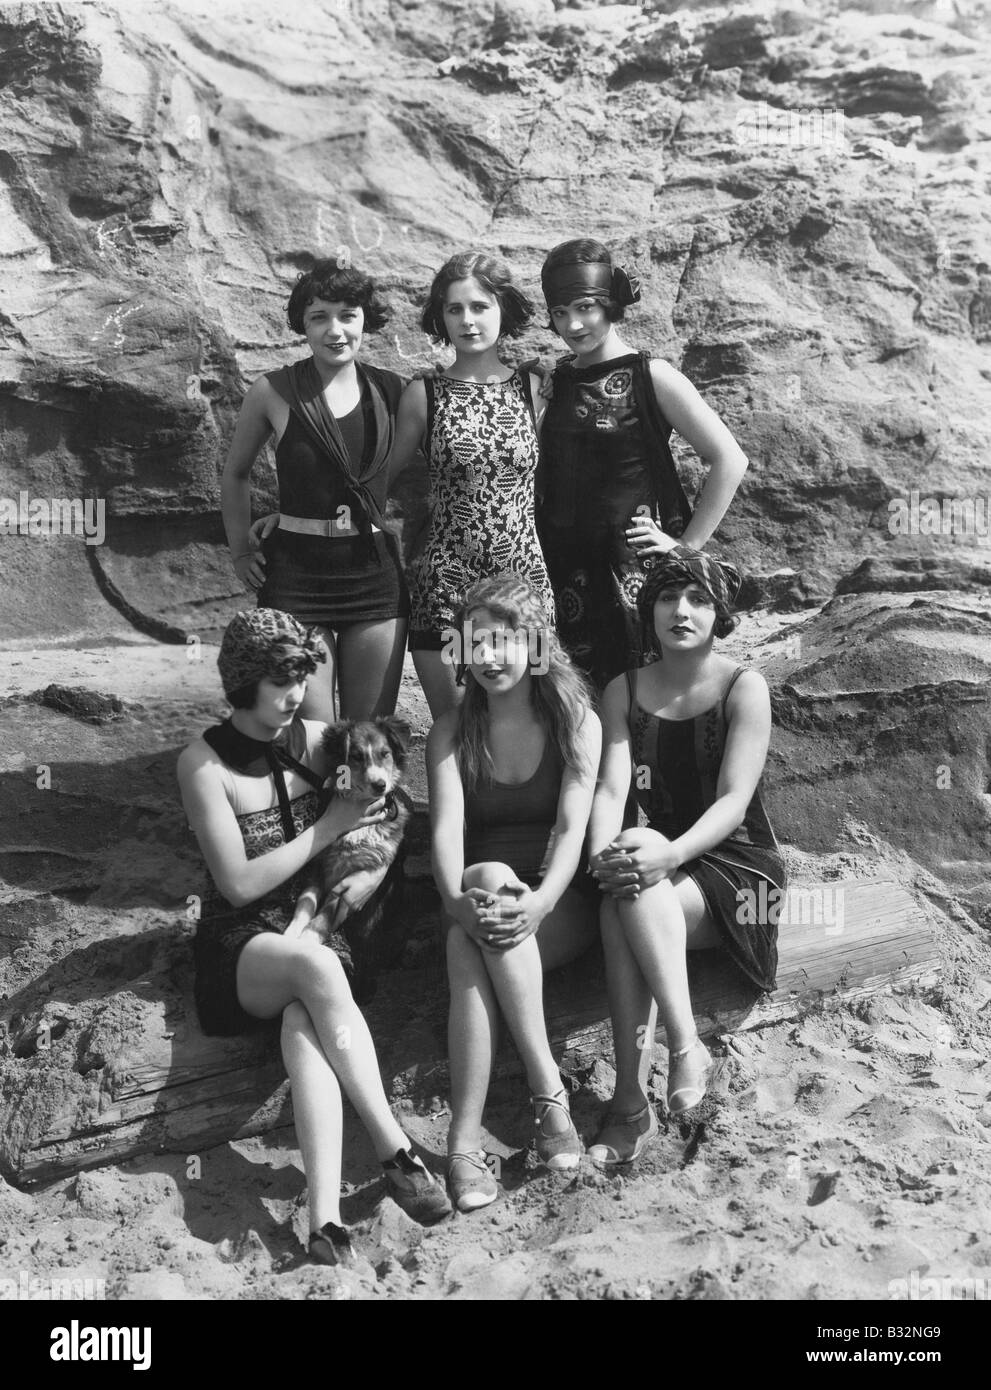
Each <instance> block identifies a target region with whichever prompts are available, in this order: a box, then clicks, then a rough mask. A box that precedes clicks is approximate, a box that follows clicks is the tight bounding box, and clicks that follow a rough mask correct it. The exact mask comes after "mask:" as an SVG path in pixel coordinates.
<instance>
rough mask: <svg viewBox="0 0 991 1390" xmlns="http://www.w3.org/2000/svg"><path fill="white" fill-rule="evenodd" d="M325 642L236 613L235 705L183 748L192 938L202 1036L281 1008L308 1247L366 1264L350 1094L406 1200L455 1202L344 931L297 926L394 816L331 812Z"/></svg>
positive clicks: (228, 668) (223, 652)
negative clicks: (321, 890) (394, 1095)
mask: <svg viewBox="0 0 991 1390" xmlns="http://www.w3.org/2000/svg"><path fill="white" fill-rule="evenodd" d="M325 655H326V654H325V652H324V650H323V644H322V643H321V642H320V641H319V640H318V639H315V638H314V637H313V636H312V634H311V633H309V632H307V631H306V630H305V629H303V628H302V627H300V625H299V624H298V623H297V622H295V620H294V619H293V618H291V617H289V615H288V614H286V613H279V612H276V611H274V610H272V609H268V608H256V609H255V610H254V611H252V612H248V613H238V614H237V616H236V617H235V618H234V619H233V620H232V621H231V623H230V625H229V626H228V628H227V631H226V632H225V634H224V640H223V643H222V644H221V648H220V657H219V661H218V665H219V667H220V674H221V678H222V680H223V682H224V691H225V693H226V694H227V697H228V699H229V701H230V703H231V705H232V706H233V713H232V714H231V716H230V718H229V719H227V720H225V721H224V723H222V724H220V725H217V726H215V727H214V728H212V729H208V730H207V731H206V733H205V734H204V735H203V737H202V738H198V739H196V740H195V741H194V742H193V743H191V744H190V745H189V747H188V748H186V749H185V750H184V751H183V753H182V754H181V755H180V758H179V765H178V774H179V786H180V788H181V791H182V801H183V806H184V807H185V810H186V815H187V816H188V818H189V823H190V826H191V827H192V830H193V833H194V834H195V836H196V838H197V840H198V842H199V846H200V849H201V850H202V852H203V857H204V859H205V860H206V865H207V868H208V869H209V871H210V876H211V880H212V882H211V885H210V888H209V890H208V892H207V893H206V895H205V897H204V901H203V908H202V914H201V917H200V921H199V923H198V926H197V930H196V937H195V940H194V943H193V955H194V960H195V964H196V1006H197V1011H198V1013H199V1016H200V1023H201V1026H202V1027H203V1030H204V1032H206V1033H210V1034H220V1035H225V1036H229V1035H232V1034H237V1033H243V1032H247V1031H249V1030H251V1029H254V1028H257V1027H259V1026H261V1024H262V1023H263V1022H264V1021H265V1020H276V1019H280V1018H281V1028H282V1055H283V1058H284V1061H285V1065H286V1070H287V1072H288V1073H289V1079H290V1081H291V1083H292V1094H293V1112H294V1118H295V1124H296V1135H297V1138H298V1140H299V1146H300V1149H301V1150H302V1154H303V1166H304V1168H305V1171H306V1177H307V1184H308V1189H309V1205H310V1225H311V1229H312V1235H311V1237H310V1254H311V1256H312V1258H314V1259H316V1260H318V1261H321V1262H323V1263H326V1264H350V1263H352V1262H353V1260H354V1258H355V1252H354V1250H353V1248H352V1246H351V1242H350V1238H349V1236H348V1232H347V1231H346V1230H345V1229H344V1228H343V1227H342V1225H341V1215H340V1195H341V1192H340V1189H341V1144H342V1137H343V1114H342V1109H341V1092H342V1090H343V1091H344V1092H345V1093H346V1094H347V1096H348V1099H349V1100H350V1101H351V1103H352V1105H353V1106H354V1108H355V1110H356V1111H357V1113H358V1116H359V1118H360V1119H361V1121H362V1123H363V1124H364V1125H365V1127H366V1129H367V1130H368V1133H369V1136H370V1138H371V1140H372V1143H373V1145H374V1147H375V1151H376V1153H377V1154H378V1157H379V1159H380V1160H381V1161H382V1164H383V1168H384V1170H385V1173H386V1176H387V1178H388V1179H389V1181H390V1182H391V1184H392V1188H393V1196H394V1198H395V1200H396V1201H397V1202H398V1203H399V1204H400V1205H401V1206H402V1207H403V1208H404V1209H405V1210H406V1211H407V1212H409V1213H410V1215H412V1216H414V1217H416V1218H417V1219H418V1220H421V1221H433V1220H437V1219H438V1218H439V1217H441V1216H445V1215H446V1214H447V1213H448V1212H449V1211H450V1205H449V1203H448V1201H447V1198H446V1196H445V1195H444V1192H443V1189H442V1188H441V1187H440V1186H439V1185H438V1184H437V1183H436V1181H435V1180H434V1179H433V1177H432V1176H431V1174H430V1173H429V1172H428V1171H427V1169H426V1168H425V1167H424V1165H423V1163H422V1162H421V1161H420V1159H418V1158H415V1157H414V1156H413V1154H412V1153H411V1152H410V1149H409V1140H408V1139H407V1138H406V1136H405V1135H404V1134H403V1132H402V1130H401V1129H400V1127H399V1125H398V1124H397V1123H396V1121H395V1119H394V1117H393V1115H392V1112H391V1110H390V1109H389V1104H388V1101H387V1099H386V1096H385V1091H384V1089H383V1087H382V1078H381V1075H380V1072H379V1068H378V1061H377V1059H376V1056H375V1046H374V1043H373V1042H372V1038H371V1034H370V1033H369V1031H368V1025H367V1024H366V1022H365V1020H364V1017H363V1016H362V1014H361V1011H360V1010H359V1008H358V1006H357V1005H356V1003H355V1001H354V998H353V997H352V993H351V981H352V980H353V978H354V975H355V966H356V965H360V964H361V963H360V962H354V961H352V959H351V953H350V951H349V949H348V946H347V942H346V941H345V940H344V938H343V937H340V938H333V937H332V938H331V945H330V946H325V945H322V944H321V943H320V942H319V941H318V940H317V938H316V937H306V936H300V937H295V938H289V937H287V936H285V935H283V933H284V931H285V928H286V926H287V925H288V923H289V921H290V919H291V918H292V915H293V907H294V905H295V901H296V896H297V893H298V892H299V888H300V884H299V874H300V871H301V870H302V869H303V867H304V865H305V864H306V863H307V861H308V860H309V859H311V858H312V856H313V855H314V854H316V853H318V852H319V851H320V850H321V849H323V848H325V847H326V846H327V845H329V844H330V843H331V842H332V841H333V840H334V839H336V838H337V836H338V835H341V834H343V833H344V832H345V831H348V830H351V829H353V828H354V827H355V825H371V824H374V823H375V822H376V821H377V820H380V819H382V817H383V816H384V815H385V809H384V804H383V802H381V801H376V802H371V803H369V804H368V805H366V806H365V807H363V808H361V809H356V804H355V802H353V801H350V800H346V799H342V798H334V799H332V800H331V802H330V804H329V805H328V807H327V809H326V811H325V812H324V813H323V815H318V802H317V788H318V787H320V786H322V785H323V782H324V779H325V778H326V777H327V775H328V774H329V772H330V771H331V769H330V768H328V767H326V766H325V765H324V754H323V750H322V747H321V735H322V733H323V725H321V724H319V723H313V722H312V721H310V720H305V719H301V718H300V716H299V707H300V705H301V703H302V700H303V696H304V694H305V690H306V680H307V677H308V676H309V675H310V674H311V673H312V672H313V671H314V670H315V669H316V667H317V664H318V662H322V661H323V660H324V659H325Z"/></svg>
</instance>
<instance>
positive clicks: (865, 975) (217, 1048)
mask: <svg viewBox="0 0 991 1390" xmlns="http://www.w3.org/2000/svg"><path fill="white" fill-rule="evenodd" d="M809 893H812V894H813V896H811V897H810V896H808V894H809ZM815 893H818V894H819V897H818V898H816V897H815V896H814V894H815ZM827 895H828V896H827ZM817 904H818V908H819V914H818V915H819V919H820V920H819V923H818V925H817V924H816V922H815V921H814V920H811V919H812V918H813V917H814V915H815V913H814V909H815V908H816V905H817ZM422 909H423V910H422V911H421V913H420V918H421V920H423V921H424V922H425V923H426V929H425V933H424V932H421V933H418V935H417V938H416V939H417V941H418V943H423V942H425V943H426V944H427V947H428V949H427V951H426V952H424V951H423V949H422V945H421V949H420V953H419V957H418V959H419V961H420V962H421V963H420V965H419V966H413V967H403V968H401V969H400V970H398V971H395V972H393V973H392V974H391V975H387V976H384V977H383V980H382V984H381V987H380V994H379V995H378V996H377V997H376V999H375V1000H374V1001H373V1003H372V1005H371V1006H370V1007H369V1009H368V1010H367V1014H368V1019H369V1026H370V1027H371V1030H372V1035H373V1037H374V1038H375V1040H376V1045H377V1048H378V1052H379V1058H380V1061H381V1062H382V1065H383V1069H384V1070H385V1071H386V1074H387V1075H388V1076H391V1077H393V1078H394V1079H399V1078H403V1082H402V1085H403V1086H405V1085H406V1084H407V1083H406V1080H405V1078H408V1077H410V1076H412V1077H414V1078H415V1077H416V1076H417V1075H428V1074H429V1072H430V1071H431V1069H432V1068H433V1067H434V1066H436V1065H437V1064H438V1063H441V1062H442V1061H443V1059H444V1046H445V1044H444V1013H445V1010H446V996H447V988H446V981H445V979H444V974H443V965H442V955H441V952H440V950H439V949H438V950H437V951H436V952H433V951H432V950H431V949H430V942H431V941H432V939H433V937H432V933H433V932H434V930H435V925H434V924H435V921H436V910H437V908H436V897H435V896H434V895H433V893H432V890H431V892H430V894H429V895H427V894H424V902H423V904H422ZM840 914H841V915H842V921H841V922H840ZM837 926H840V927H841V929H839V930H837V929H836V927H837ZM137 941H138V943H140V941H141V938H138V939H137ZM149 949H153V950H154V951H155V952H156V954H155V957H154V962H153V964H150V963H149V961H148V959H142V963H141V965H140V974H141V981H142V982H144V983H146V984H147V983H148V982H149V980H151V981H153V982H154V983H156V984H158V985H159V986H162V982H163V981H171V982H174V981H176V980H178V981H180V982H181V983H180V984H178V985H173V993H172V994H171V995H169V993H168V991H167V990H166V989H165V988H164V987H160V988H158V989H152V990H150V991H147V990H146V991H145V997H144V998H143V999H140V1000H139V999H137V998H135V1000H134V1004H135V1007H140V1008H141V1009H142V1012H141V1014H140V1016H139V1019H136V1021H135V1027H134V1028H133V1029H132V1030H130V1031H129V1032H128V1034H127V1037H126V1041H124V1042H123V1043H122V1044H121V1045H120V1046H119V1047H118V1049H117V1050H116V1052H115V1053H114V1054H113V1055H111V1056H108V1057H107V1059H106V1062H105V1064H104V1066H103V1067H102V1068H100V1069H99V1070H95V1071H94V1072H93V1074H92V1075H86V1076H83V1075H78V1074H77V1073H76V1072H75V1071H73V1070H72V1064H71V1060H70V1061H68V1062H67V1061H66V1058H65V1054H60V1053H59V1052H58V1047H59V1046H61V1045H62V1042H61V1040H60V1042H59V1043H53V1044H52V1050H51V1052H50V1053H49V1054H48V1055H39V1056H35V1057H31V1058H29V1059H27V1060H25V1061H21V1062H19V1063H18V1064H17V1065H18V1067H19V1068H21V1069H22V1070H21V1071H19V1073H17V1074H16V1080H15V1082H14V1083H11V1084H10V1085H8V1086H7V1087H6V1088H5V1092H4V1097H3V1101H4V1103H3V1109H2V1111H0V1171H2V1172H3V1174H4V1176H5V1177H6V1178H8V1180H10V1181H12V1182H15V1183H19V1184H25V1183H30V1182H40V1181H46V1180H49V1179H51V1178H54V1177H59V1176H62V1175H64V1174H66V1173H69V1172H73V1171H76V1170H78V1169H80V1168H84V1167H91V1166H94V1165H98V1164H102V1163H111V1162H119V1161H121V1160H123V1159H125V1158H129V1157H133V1156H134V1155H135V1154H139V1153H148V1152H154V1151H157V1150H162V1149H165V1150H169V1151H172V1152H180V1153H186V1154H189V1153H195V1152H199V1151H202V1150H203V1149H205V1148H207V1147H209V1146H210V1145H212V1144H217V1143H221V1142H223V1141H224V1140H229V1139H232V1138H240V1137H244V1136H247V1135H251V1134H259V1133H264V1132H266V1131H267V1130H269V1129H272V1128H275V1127H277V1126H279V1125H285V1124H289V1123H291V1108H290V1104H289V1099H288V1095H287V1083H286V1082H285V1078H284V1074H283V1071H282V1064H281V1060H280V1058H279V1054H278V1045H277V1038H278V1030H277V1028H276V1029H273V1030H270V1031H269V1032H267V1033H258V1034H253V1035H249V1036H246V1037H240V1038H207V1037H205V1036H204V1035H203V1034H202V1033H201V1032H200V1031H199V1028H198V1027H197V1025H196V1022H195V1017H196V1015H195V1010H194V1007H193V1001H192V998H191V994H190V989H189V985H190V976H191V969H190V963H189V945H188V938H186V937H184V936H183V935H182V934H180V933H163V934H161V936H160V939H159V940H158V941H157V942H155V943H152V946H151V947H149ZM779 952H780V967H779V973H778V988H777V989H776V990H775V992H774V993H773V994H771V995H769V996H765V997H764V998H759V997H758V996H757V994H756V992H755V991H754V990H753V989H751V988H749V987H748V986H747V984H746V982H745V981H744V980H743V979H742V977H741V976H740V975H739V973H738V972H737V971H736V969H735V968H734V967H733V966H732V964H731V963H730V962H729V960H728V959H727V958H726V957H725V956H724V955H723V953H721V952H713V951H705V952H692V953H691V954H690V956H689V979H690V983H691V989H692V1003H693V1008H694V1012H695V1017H696V1022H697V1024H698V1027H699V1032H700V1033H702V1034H703V1035H708V1034H712V1033H715V1032H725V1031H732V1030H733V1029H749V1028H757V1027H761V1026H762V1025H766V1024H769V1023H774V1022H778V1021H780V1020H782V1019H786V1018H794V1017H796V1016H798V1015H800V1014H802V1013H803V1012H805V1011H807V1010H808V1009H810V1008H812V1007H814V1006H815V1005H817V1004H819V1003H820V1002H821V1001H822V1000H824V999H826V998H834V999H842V1000H852V999H856V998H860V997H863V996H865V995H869V994H872V993H876V992H877V991H878V990H881V989H884V988H887V987H889V986H891V985H893V984H905V983H907V982H909V981H929V980H934V979H935V978H936V975H937V972H938V969H939V960H938V956H937V954H936V949H935V943H934V941H933V939H932V934H931V932H930V930H929V927H928V924H927V922H926V920H925V918H924V916H923V915H922V913H921V911H920V910H919V908H918V907H917V906H916V904H915V902H914V901H913V899H912V897H911V895H910V894H909V893H907V892H906V891H905V889H904V888H902V887H901V886H900V885H899V884H897V883H893V882H890V881H887V880H883V879H878V880H871V881H865V882H864V881H862V882H841V883H830V884H812V885H808V888H807V890H806V892H805V893H804V894H803V895H802V896H797V897H793V898H792V899H791V901H790V902H789V904H788V915H787V916H786V920H785V921H784V923H783V925H782V926H781V928H780V939H779ZM116 983H117V988H118V989H122V990H127V989H128V987H129V985H131V984H133V982H131V981H125V982H123V983H122V982H120V981H118V982H116ZM545 1009H546V1015H547V1023H548V1033H549V1035H550V1038H551V1042H552V1045H553V1046H554V1047H555V1050H556V1052H557V1053H559V1054H560V1055H562V1057H563V1060H564V1063H565V1065H567V1064H568V1063H569V1062H570V1061H576V1060H577V1061H588V1060H590V1059H592V1058H594V1057H596V1056H611V1054H612V1033H611V1028H610V1024H609V1012H608V1007H607V1003H606V995H605V985H604V974H603V962H602V954H601V950H599V949H596V950H593V951H590V952H589V953H587V955H586V956H585V957H584V958H583V959H582V960H581V961H578V962H576V963H575V964H574V965H571V966H568V967H566V968H565V969H564V970H561V971H558V972H556V973H555V975H554V976H552V977H551V978H550V979H549V980H548V981H547V984H546V987H545ZM167 1019H168V1020H169V1022H168V1024H167V1023H166V1020H167ZM176 1020H179V1021H178V1022H176ZM658 1038H659V1040H660V1041H663V1031H662V1030H661V1031H659V1033H658ZM64 1042H65V1044H66V1046H68V1042H69V1039H68V1036H67V1037H66V1038H65V1040H64Z"/></svg>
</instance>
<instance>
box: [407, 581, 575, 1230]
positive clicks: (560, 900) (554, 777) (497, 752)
mask: <svg viewBox="0 0 991 1390" xmlns="http://www.w3.org/2000/svg"><path fill="white" fill-rule="evenodd" d="M455 647H456V650H455ZM448 656H449V659H450V658H451V657H453V656H457V657H458V658H460V664H461V665H462V667H463V668H467V686H466V690H465V696H464V700H463V702H462V703H461V705H460V707H459V708H457V709H455V710H449V711H448V712H447V713H446V714H444V715H442V716H441V717H440V718H439V719H438V720H437V722H436V724H434V726H433V728H432V729H431V731H430V736H429V738H428V740H427V773H428V778H429V788H430V813H431V820H432V844H433V868H434V876H435V878H436V880H437V887H438V889H439V890H440V895H441V899H442V901H443V905H444V909H445V914H446V921H447V967H448V978H449V981H450V989H451V1007H450V1019H449V1031H448V1050H449V1055H450V1068H451V1092H452V1102H451V1108H452V1120H451V1129H450V1135H449V1140H448V1150H449V1156H448V1182H449V1185H450V1190H451V1195H452V1197H453V1199H454V1202H455V1204H456V1206H457V1207H458V1208H459V1210H461V1211H472V1210H474V1209H475V1208H477V1207H483V1206H486V1205H487V1204H488V1203H489V1202H492V1201H494V1200H495V1198H496V1195H497V1189H496V1184H495V1181H494V1179H493V1176H492V1174H491V1173H490V1172H489V1169H488V1168H487V1166H486V1162H485V1153H484V1151H483V1149H482V1143H481V1126H482V1112H483V1108H484V1106H485V1097H486V1094H487V1091H488V1086H489V1079H490V1075H491V1071H492V1062H493V1058H494V1056H495V1050H496V1043H497V1036H498V1024H499V1013H500V1011H501V1012H502V1015H503V1017H504V1018H505V1020H506V1026H507V1027H508V1029H509V1031H510V1033H511V1035H512V1037H513V1041H514V1042H515V1044H516V1047H517V1050H518V1051H519V1054H520V1057H521V1059H522V1061H523V1064H524V1066H525V1068H526V1075H527V1082H528V1084H529V1087H530V1091H531V1093H532V1102H531V1103H532V1106H533V1126H534V1137H535V1140H536V1149H537V1156H538V1158H539V1159H540V1161H541V1162H542V1163H544V1164H545V1165H546V1166H547V1167H549V1168H552V1169H570V1168H576V1167H577V1166H578V1163H579V1161H580V1158H581V1153H582V1145H581V1140H580V1139H579V1137H578V1134H577V1131H576V1130H575V1127H574V1125H573V1124H572V1122H571V1114H570V1110H569V1107H568V1098H567V1094H566V1093H565V1091H564V1089H563V1087H562V1085H561V1074H560V1072H559V1071H558V1068H557V1065H556V1063H555V1061H554V1058H553V1056H552V1055H551V1049H550V1045H549V1043H548V1040H547V1028H546V1024H545V1021H544V1009H543V981H542V977H543V975H544V973H545V972H546V971H548V970H553V969H554V968H555V967H556V966H559V965H563V964H564V963H565V962H566V961H569V960H573V959H574V958H575V957H576V956H578V955H580V954H581V952H582V951H584V950H585V949H586V947H587V946H588V945H589V944H590V942H591V941H592V940H593V939H594V936H595V926H596V916H597V907H598V903H597V898H598V894H597V893H596V891H595V886H594V883H593V881H592V879H591V878H590V877H589V875H588V873H587V871H586V865H585V862H584V849H583V846H584V840H585V831H586V827H587V824H588V816H589V811H590V809H591V805H592V795H593V792H594V789H595V774H596V768H597V767H598V760H599V750H600V745H601V730H600V725H599V720H598V718H597V717H596V715H595V714H594V713H593V711H592V709H591V705H590V703H589V693H588V691H587V689H586V686H585V683H584V681H583V679H582V677H581V676H580V675H579V674H578V672H577V671H576V670H575V669H574V668H573V667H572V665H571V663H570V661H569V660H568V658H567V657H566V656H565V655H564V653H563V652H562V650H561V647H560V644H559V643H558V640H557V637H556V635H555V634H554V632H553V630H552V629H551V628H550V627H549V626H548V623H547V614H546V609H545V607H544V604H543V600H542V596H541V595H540V594H538V593H537V592H535V591H534V590H532V589H531V588H529V586H528V585H526V584H525V583H523V581H522V580H520V579H518V578H516V576H514V575H509V576H503V577H500V578H495V579H487V580H484V581H482V582H481V583H478V584H476V585H475V586H474V587H473V588H472V589H471V590H470V591H469V593H468V595H467V596H466V598H465V600H464V605H463V608H462V610H461V612H460V614H459V615H458V616H457V621H456V626H455V627H454V629H453V631H451V632H450V633H449V643H448ZM461 674H462V677H463V676H464V669H463V670H462V673H461Z"/></svg>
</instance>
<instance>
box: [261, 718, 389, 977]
mask: <svg viewBox="0 0 991 1390" xmlns="http://www.w3.org/2000/svg"><path fill="white" fill-rule="evenodd" d="M409 737H410V731H409V728H408V726H407V725H406V724H404V723H403V722H402V720H400V719H396V718H395V717H392V716H390V717H389V718H388V719H375V720H362V721H359V722H356V721H355V720H352V719H346V720H342V721H340V722H339V723H337V724H330V725H328V726H327V728H326V730H325V731H324V735H323V747H324V752H325V753H326V755H327V761H328V763H329V764H330V773H329V775H328V777H327V779H326V781H325V782H324V785H323V792H322V794H321V802H322V804H321V810H324V809H326V806H327V805H328V804H329V802H330V801H331V800H332V799H333V798H334V797H344V798H345V799H349V800H353V801H369V800H375V799H377V798H378V797H381V796H385V797H386V798H387V800H388V805H389V815H388V818H387V819H386V820H384V821H380V822H379V823H378V824H377V825H369V826H361V827H359V828H358V829H355V830H349V831H347V833H346V834H344V835H342V836H341V837H340V838H339V839H337V840H335V841H334V843H333V844H331V845H328V847H327V848H326V849H325V850H323V851H321V853H320V854H317V855H316V856H314V858H313V859H312V860H311V861H310V863H309V864H308V865H307V873H308V882H307V885H306V887H305V888H304V889H303V892H302V893H301V894H300V896H299V898H298V899H297V902H296V910H295V913H294V914H293V919H292V922H291V923H290V926H289V929H288V930H289V932H290V933H291V934H292V935H315V936H317V937H318V938H319V939H320V940H321V941H326V940H327V938H328V936H330V935H331V933H332V932H335V931H339V930H340V929H341V928H344V929H345V930H346V933H347V936H348V939H349V941H350V943H351V945H352V946H354V947H359V948H360V947H361V946H362V945H364V944H365V943H367V942H368V941H369V939H370V938H371V937H372V935H373V934H375V933H377V932H379V931H380V930H384V932H385V934H386V935H387V936H388V935H390V934H391V929H392V927H393V922H392V920H391V919H392V918H394V917H395V915H396V913H397V911H398V907H399V901H398V900H399V898H400V896H401V889H402V861H401V858H400V859H399V860H398V861H397V855H398V854H399V850H400V847H401V845H402V841H403V835H404V834H405V831H406V824H407V822H408V820H409V817H410V809H409V801H408V798H407V797H406V796H405V795H404V794H402V793H400V795H398V796H397V795H396V792H397V790H398V788H399V787H400V784H401V782H402V773H403V768H404V767H405V765H406V752H407V748H408V745H409ZM382 868H385V869H387V873H386V875H385V877H384V879H383V880H382V882H381V883H380V884H379V885H378V887H377V888H376V889H375V891H374V892H373V893H372V895H371V897H370V898H369V899H368V901H367V902H365V903H363V904H362V906H361V907H359V908H358V909H357V910H356V911H354V912H348V911H347V908H346V907H343V908H342V906H341V904H340V903H339V902H338V901H337V898H336V895H335V894H334V889H335V888H336V887H337V885H338V884H339V883H340V882H341V881H342V879H345V878H347V876H348V875H349V874H352V873H356V872H359V871H361V870H375V869H382ZM375 954H376V955H378V954H380V953H379V952H375Z"/></svg>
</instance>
